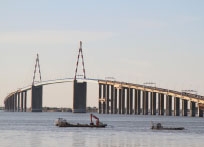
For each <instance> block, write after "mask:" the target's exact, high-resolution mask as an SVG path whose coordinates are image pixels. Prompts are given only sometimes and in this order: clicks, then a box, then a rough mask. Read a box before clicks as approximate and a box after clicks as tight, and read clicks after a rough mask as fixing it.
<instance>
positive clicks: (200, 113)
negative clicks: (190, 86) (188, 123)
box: [198, 106, 203, 117]
mask: <svg viewBox="0 0 204 147" xmlns="http://www.w3.org/2000/svg"><path fill="white" fill-rule="evenodd" d="M198 116H199V117H203V110H202V109H200V107H199V106H198Z"/></svg>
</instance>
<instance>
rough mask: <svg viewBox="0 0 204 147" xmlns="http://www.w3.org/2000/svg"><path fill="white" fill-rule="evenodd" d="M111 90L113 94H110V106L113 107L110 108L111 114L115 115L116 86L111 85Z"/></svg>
mask: <svg viewBox="0 0 204 147" xmlns="http://www.w3.org/2000/svg"><path fill="white" fill-rule="evenodd" d="M110 89H111V93H110V105H111V107H110V113H111V114H113V110H114V109H113V108H114V99H115V96H114V94H115V88H114V86H113V85H111V86H110Z"/></svg>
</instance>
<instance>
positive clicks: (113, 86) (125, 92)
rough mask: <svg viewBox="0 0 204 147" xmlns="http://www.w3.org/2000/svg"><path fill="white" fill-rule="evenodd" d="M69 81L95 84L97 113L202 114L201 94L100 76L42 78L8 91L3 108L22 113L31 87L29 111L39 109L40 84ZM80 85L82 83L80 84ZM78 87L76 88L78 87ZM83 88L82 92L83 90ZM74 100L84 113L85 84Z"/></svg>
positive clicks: (41, 92)
mask: <svg viewBox="0 0 204 147" xmlns="http://www.w3.org/2000/svg"><path fill="white" fill-rule="evenodd" d="M66 82H72V83H73V85H75V84H76V83H77V84H85V85H86V83H87V82H95V83H98V91H99V94H98V97H97V98H96V99H98V112H99V113H103V114H130V115H131V114H135V115H140V114H143V115H166V116H171V115H174V116H196V115H198V116H199V117H203V108H204V96H200V95H197V94H192V93H187V92H179V91H174V90H169V89H164V88H159V87H155V86H147V85H140V84H133V83H126V82H120V81H111V80H102V79H89V78H87V79H77V80H75V79H74V78H65V79H57V80H49V81H42V82H39V83H36V84H35V86H34V85H30V86H27V87H24V88H22V89H18V90H16V91H14V92H11V93H10V94H9V95H8V96H7V97H6V98H5V100H4V104H5V110H6V111H10V112H25V111H26V109H27V106H26V105H27V104H26V101H27V91H28V90H31V111H32V112H42V99H43V90H42V89H43V86H46V85H50V84H57V83H66ZM80 86H81V85H80ZM80 86H79V87H80ZM84 90H85V92H83V91H84ZM76 92H77V93H84V94H85V96H83V95H82V96H81V97H82V99H81V97H80V96H78V97H79V99H78V100H77V101H83V103H80V102H79V103H78V102H77V103H78V104H79V105H81V106H79V107H78V106H74V104H73V109H76V110H75V112H85V110H84V109H86V86H85V87H83V86H82V88H78V90H77V91H76Z"/></svg>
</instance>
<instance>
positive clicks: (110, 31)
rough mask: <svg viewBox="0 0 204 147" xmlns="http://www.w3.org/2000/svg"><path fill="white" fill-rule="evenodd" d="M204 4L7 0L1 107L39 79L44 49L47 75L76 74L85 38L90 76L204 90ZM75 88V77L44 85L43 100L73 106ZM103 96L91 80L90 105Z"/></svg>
mask: <svg viewBox="0 0 204 147" xmlns="http://www.w3.org/2000/svg"><path fill="white" fill-rule="evenodd" d="M203 6H204V1H202V0H194V1H193V0H169V1H167V0H166V1H164V0H154V1H153V0H142V1H141V0H126V1H125V0H102V1H96V0H81V1H80V0H33V1H28V0H4V1H3V0H1V1H0V69H1V70H0V71H1V72H0V85H1V88H0V105H1V106H3V100H4V98H5V97H6V96H7V94H8V93H10V92H11V91H14V90H17V89H18V88H21V87H24V86H27V85H30V84H31V83H32V78H33V71H34V65H35V59H36V54H37V53H39V56H40V66H41V73H42V80H49V79H58V78H65V77H74V72H75V66H76V60H77V54H78V48H79V41H80V40H81V41H82V42H83V54H84V60H85V68H86V75H87V77H88V78H102V79H104V78H105V77H114V78H115V79H116V80H118V81H126V82H132V83H138V84H143V83H144V82H155V83H156V86H158V87H162V88H169V89H173V90H178V91H181V90H196V91H198V94H201V95H204V78H203V76H204V67H203V63H204V58H203V55H204V9H203ZM79 68H81V66H79ZM80 70H81V69H79V72H81V71H80ZM37 78H39V77H38V76H37ZM72 91H73V89H72V83H65V84H57V85H51V86H46V87H44V95H43V96H44V98H43V106H58V107H72ZM28 99H30V98H28ZM97 100H98V85H97V84H89V85H88V106H97ZM29 105H30V103H29V100H28V106H29Z"/></svg>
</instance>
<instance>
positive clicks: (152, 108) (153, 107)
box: [150, 92, 156, 115]
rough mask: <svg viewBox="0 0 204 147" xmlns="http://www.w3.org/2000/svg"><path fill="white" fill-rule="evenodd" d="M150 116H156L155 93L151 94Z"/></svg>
mask: <svg viewBox="0 0 204 147" xmlns="http://www.w3.org/2000/svg"><path fill="white" fill-rule="evenodd" d="M150 109H151V115H156V92H151V108H150Z"/></svg>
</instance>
